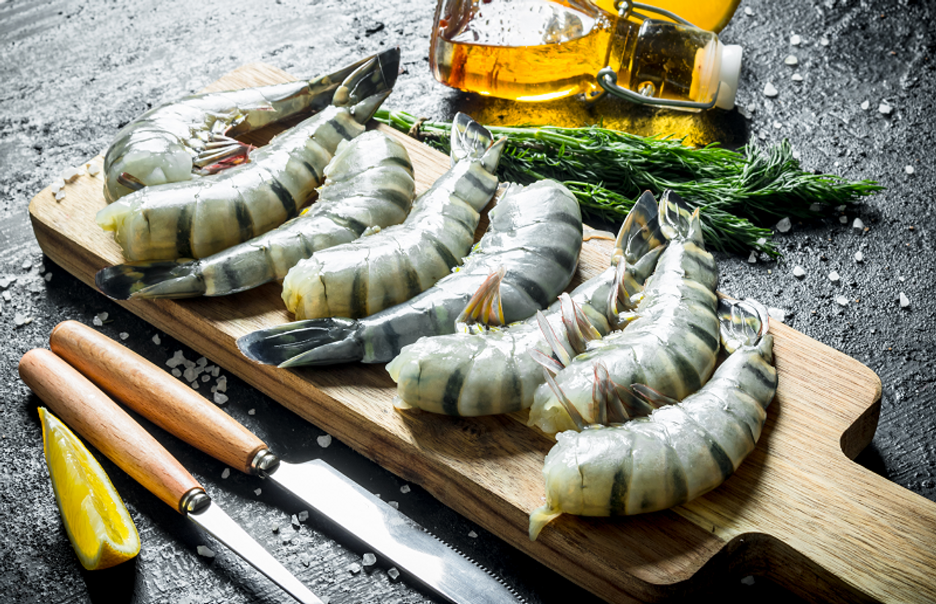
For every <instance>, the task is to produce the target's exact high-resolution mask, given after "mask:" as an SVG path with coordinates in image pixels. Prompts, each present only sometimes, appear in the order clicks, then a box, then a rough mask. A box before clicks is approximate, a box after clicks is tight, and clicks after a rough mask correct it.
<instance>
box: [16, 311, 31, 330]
mask: <svg viewBox="0 0 936 604" xmlns="http://www.w3.org/2000/svg"><path fill="white" fill-rule="evenodd" d="M30 323H32V317H27V316H26V315H24V314H20V313H17V314H16V315H15V316H14V317H13V324H14V325H16V327H22V326H23V325H29V324H30Z"/></svg>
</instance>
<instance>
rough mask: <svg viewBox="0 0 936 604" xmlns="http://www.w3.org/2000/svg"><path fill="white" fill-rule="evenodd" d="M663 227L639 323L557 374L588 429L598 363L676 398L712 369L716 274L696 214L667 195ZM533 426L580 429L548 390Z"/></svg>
mask: <svg viewBox="0 0 936 604" xmlns="http://www.w3.org/2000/svg"><path fill="white" fill-rule="evenodd" d="M659 207H660V223H661V229H662V231H663V234H664V235H665V236H666V238H667V239H668V240H669V242H668V243H667V246H666V249H665V250H664V251H663V252H662V254H661V255H660V258H659V261H658V263H657V266H656V270H655V271H654V273H653V275H652V276H651V277H650V279H649V280H648V281H647V286H646V288H645V289H644V291H643V297H642V299H641V301H640V303H639V305H638V306H637V309H636V316H637V317H638V318H637V319H636V320H633V321H632V322H631V323H629V324H628V325H627V327H626V328H625V329H623V330H619V331H615V332H613V333H611V334H609V335H608V336H607V337H605V338H603V339H601V340H599V341H597V342H592V343H591V345H590V346H589V349H588V350H587V351H585V352H584V353H582V354H579V355H578V356H576V357H575V358H574V359H573V360H572V362H571V364H570V365H569V366H567V367H565V368H564V369H562V370H561V371H559V372H558V374H557V375H556V376H555V379H556V382H557V383H558V384H559V386H560V387H561V389H562V391H563V392H564V393H565V395H566V396H567V397H568V399H569V400H570V401H571V402H572V404H573V405H574V406H575V407H576V409H578V411H579V413H580V414H582V416H583V417H584V418H585V420H586V422H587V423H591V422H594V421H595V419H596V418H594V417H592V415H591V413H590V409H591V408H592V407H593V404H592V403H593V398H592V389H593V384H594V374H595V365H596V364H598V363H600V364H602V365H603V366H605V367H606V368H607V371H608V372H609V373H610V376H611V379H612V380H613V381H614V382H616V383H618V384H624V385H627V384H631V383H638V382H639V383H643V384H646V385H648V386H649V387H651V388H653V389H655V390H657V391H659V392H661V393H663V394H664V395H665V396H669V397H672V398H675V399H677V400H678V399H682V398H684V397H686V396H687V395H689V394H690V393H692V392H695V391H696V390H698V389H699V388H700V387H701V386H702V384H704V383H705V382H706V381H707V380H708V378H709V377H710V376H711V375H712V371H713V370H714V369H715V362H716V358H717V354H718V348H719V344H718V332H719V327H718V318H717V317H716V314H715V310H716V308H717V305H718V297H717V296H716V294H715V287H716V284H717V281H718V272H717V268H716V266H715V260H714V259H713V257H712V255H711V254H710V253H708V252H706V251H705V249H704V247H703V245H704V244H703V242H702V232H701V225H700V221H699V217H698V213H695V214H693V215H692V216H691V217H689V216H688V212H687V211H686V210H685V209H684V208H685V204H684V202H682V200H680V199H679V198H678V196H676V195H675V194H671V193H670V192H666V193H664V195H663V197H662V198H661V200H660V205H659ZM529 425H531V426H537V427H539V428H540V429H541V430H542V431H544V432H546V433H548V434H553V433H556V432H560V431H563V430H571V429H574V428H575V424H574V422H573V421H572V419H571V418H570V416H569V414H568V413H567V412H566V411H565V409H564V408H563V406H562V404H561V403H560V401H559V400H558V399H557V398H556V395H555V393H554V392H553V390H552V389H551V388H550V387H549V385H547V384H543V385H542V386H540V387H539V389H538V390H537V392H536V395H535V400H534V403H533V406H532V407H531V410H530V418H529Z"/></svg>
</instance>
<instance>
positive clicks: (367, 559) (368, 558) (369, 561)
mask: <svg viewBox="0 0 936 604" xmlns="http://www.w3.org/2000/svg"><path fill="white" fill-rule="evenodd" d="M362 562H363V563H364V566H373V565H374V564H376V563H377V556H375V555H374V554H372V553H370V552H367V553H366V554H364V557H363V559H362Z"/></svg>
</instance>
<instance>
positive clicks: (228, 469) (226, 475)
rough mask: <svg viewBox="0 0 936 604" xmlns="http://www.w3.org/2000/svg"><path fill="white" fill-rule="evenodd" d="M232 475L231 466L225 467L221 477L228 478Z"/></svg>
mask: <svg viewBox="0 0 936 604" xmlns="http://www.w3.org/2000/svg"><path fill="white" fill-rule="evenodd" d="M230 475H231V468H224V471H223V472H221V478H224V479H227V478H228V476H230Z"/></svg>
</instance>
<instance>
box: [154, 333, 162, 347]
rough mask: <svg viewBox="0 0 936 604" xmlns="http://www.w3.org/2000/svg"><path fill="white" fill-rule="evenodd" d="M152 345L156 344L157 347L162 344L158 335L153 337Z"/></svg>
mask: <svg viewBox="0 0 936 604" xmlns="http://www.w3.org/2000/svg"><path fill="white" fill-rule="evenodd" d="M153 344H156V345H157V346H159V345H160V344H162V340H160V339H159V334H156V335H155V336H153Z"/></svg>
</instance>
